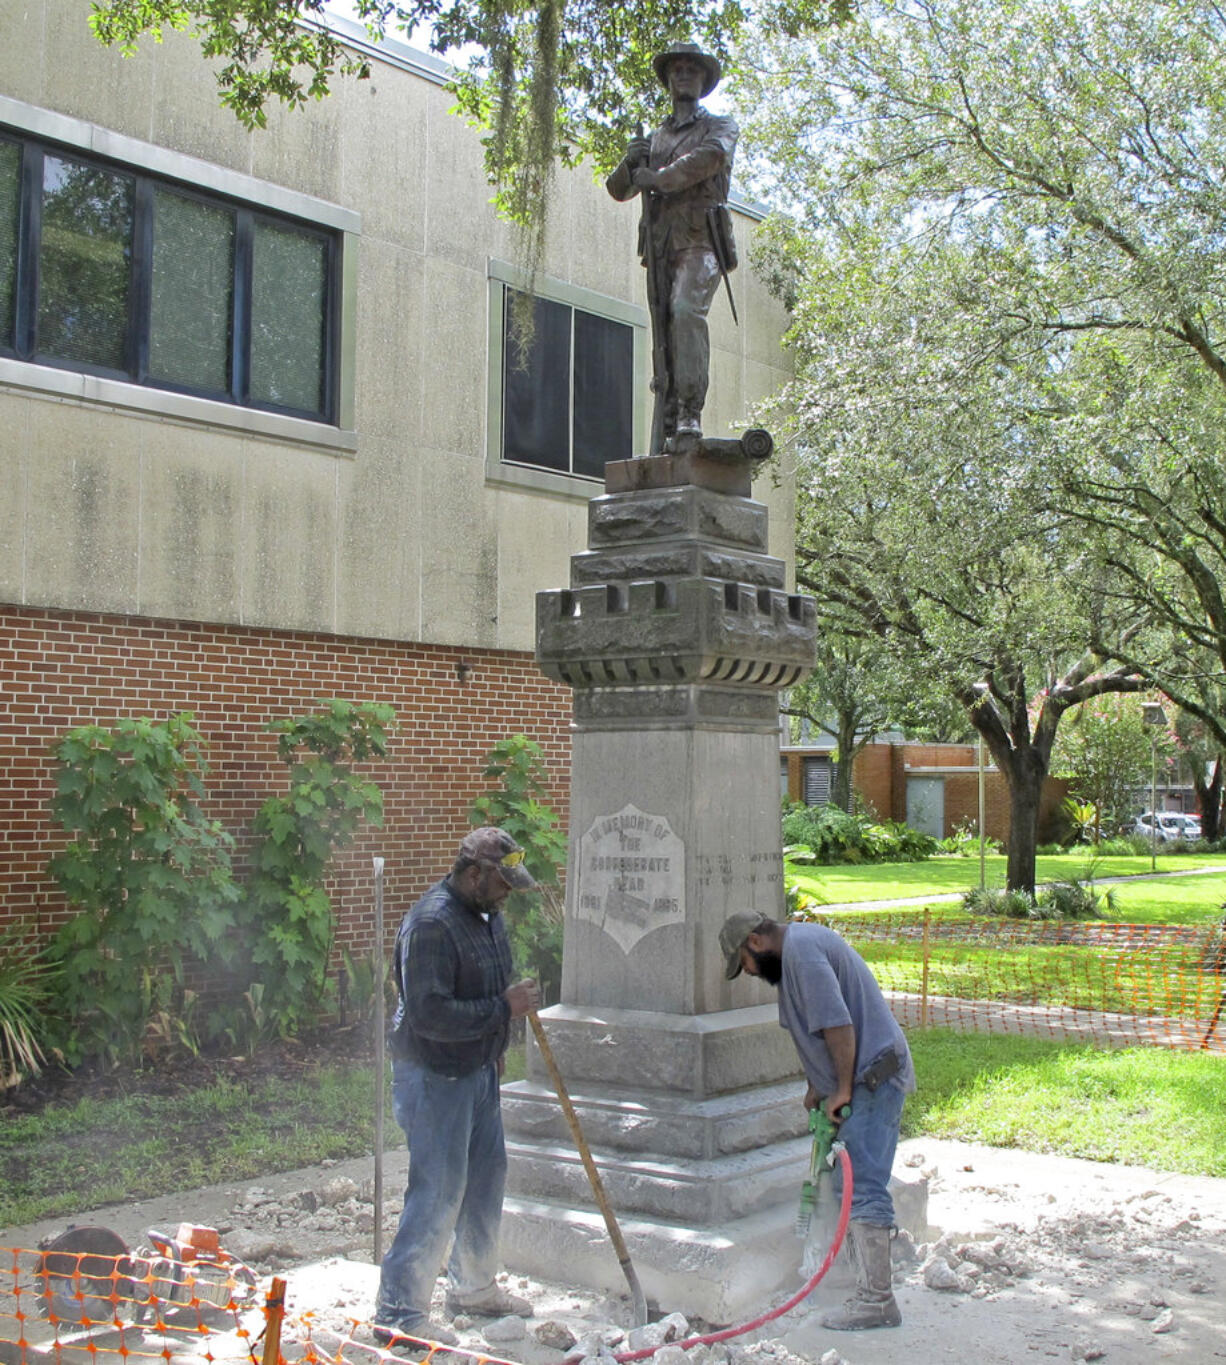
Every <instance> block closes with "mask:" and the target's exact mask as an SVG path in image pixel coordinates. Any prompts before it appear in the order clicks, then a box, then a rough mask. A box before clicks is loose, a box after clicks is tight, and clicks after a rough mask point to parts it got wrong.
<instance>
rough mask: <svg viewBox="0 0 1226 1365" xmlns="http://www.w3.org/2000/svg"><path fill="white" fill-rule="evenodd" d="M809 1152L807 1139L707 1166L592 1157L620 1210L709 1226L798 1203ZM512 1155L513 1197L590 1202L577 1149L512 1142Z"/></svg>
mask: <svg viewBox="0 0 1226 1365" xmlns="http://www.w3.org/2000/svg"><path fill="white" fill-rule="evenodd" d="M811 1150H812V1144H811V1142H810V1141H809V1140H808V1139H807V1138H804V1139H790V1140H788V1141H784V1142H775V1143H771V1144H769V1145H766V1146H763V1147H760V1148H758V1150H757V1151H753V1152H738V1153H735V1154H733V1155H731V1156H722V1157H716V1158H714V1159H712V1160H708V1161H703V1160H696V1161H686V1160H677V1159H673V1160H669V1159H667V1158H664V1157H649V1156H644V1157H639V1158H633V1157H628V1156H625V1155H623V1154H621V1153H616V1152H609V1151H600V1150H596V1149H594V1150H593V1152H592V1157H593V1160H594V1161H595V1163H596V1168H597V1170H598V1171H599V1172H600V1178H601V1180H602V1182H603V1183H604V1187H605V1190H606V1192H607V1193H608V1196H609V1199H610V1201H611V1202H612V1204H613V1207H614V1208H615V1209H618V1210H625V1211H626V1212H627V1213H634V1214H645V1215H647V1216H649V1217H652V1218H659V1219H663V1220H665V1221H673V1220H677V1221H679V1222H683V1223H685V1224H688V1225H690V1226H693V1227H709V1226H711V1225H712V1224H714V1223H722V1222H726V1221H728V1220H729V1219H733V1218H743V1217H745V1216H746V1215H748V1214H750V1213H752V1212H753V1211H754V1210H755V1209H758V1208H763V1207H766V1206H769V1205H772V1204H777V1203H780V1202H784V1201H786V1200H787V1198H788V1195H789V1192H792V1193H793V1194H794V1198H795V1202H796V1204H797V1206H799V1201H800V1191H801V1185H802V1183H803V1181H804V1178H805V1174H806V1172H807V1170H808V1161H809V1155H810V1152H811ZM507 1157H508V1162H509V1169H508V1172H507V1190H508V1191H509V1193H511V1194H514V1195H517V1196H518V1197H520V1198H524V1199H545V1200H549V1201H551V1202H556V1203H560V1204H564V1205H567V1206H568V1207H571V1208H576V1207H582V1206H583V1205H584V1204H590V1203H591V1201H592V1192H591V1187H590V1185H589V1183H588V1176H587V1172H586V1171H585V1170H584V1167H583V1163H582V1160H581V1159H580V1156H579V1153H578V1152H577V1151H576V1150H575V1148H574V1146H573V1145H567V1146H565V1147H563V1146H560V1145H554V1144H547V1143H524V1142H515V1141H509V1142H508V1143H507Z"/></svg>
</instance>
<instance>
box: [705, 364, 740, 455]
mask: <svg viewBox="0 0 1226 1365" xmlns="http://www.w3.org/2000/svg"><path fill="white" fill-rule="evenodd" d="M749 417H750V414H749V405H748V403H746V401H745V387H744V373H743V365H742V361H741V355H740V352H739V351H728V350H723V349H721V348H719V347H714V346H713V347H712V348H711V386H710V388H709V389H708V390H707V405H706V408H705V409H704V410H703V414H702V429H703V431H704V433H705V434H706V435H708V436H740V435H742V434H743V433H744V431H745V429H746V428H747V427H748V426H749V424H750V421H749Z"/></svg>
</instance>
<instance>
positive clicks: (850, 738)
mask: <svg viewBox="0 0 1226 1365" xmlns="http://www.w3.org/2000/svg"><path fill="white" fill-rule="evenodd" d="M836 743H837V744H838V754H839V761H838V763H837V764H836V766H835V771H834V773H833V775H832V778H831V782H830V801H831V804H832V805H835V806H838V808H839V809H840V810H845V811H848V812H850V810H851V773H852V768H853V767H854V765H855V761H856V716H855V715H854V714H853V715H851V716H850V717H849V716H848V715H847V714H846V713H845V712H840V713H839V720H838V736H837V740H836Z"/></svg>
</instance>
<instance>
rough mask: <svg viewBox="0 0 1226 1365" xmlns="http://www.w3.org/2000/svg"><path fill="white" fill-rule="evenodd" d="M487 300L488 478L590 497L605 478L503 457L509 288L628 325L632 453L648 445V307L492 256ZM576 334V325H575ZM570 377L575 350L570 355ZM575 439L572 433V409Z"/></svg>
mask: <svg viewBox="0 0 1226 1365" xmlns="http://www.w3.org/2000/svg"><path fill="white" fill-rule="evenodd" d="M486 274H487V283H488V300H489V345H488V364H487V376H488V402H487V419H486V461H485V467H486V479H487V480H488V481H489V482H490V483H500V484H506V485H509V486H512V487H517V488H524V489H529V490H532V491H535V492H540V493H556V494H561V495H563V496H567V497H572V498H583V499H588V498H590V497H591V496H592V491H593V489H599V488H602V487H603V486H604V481H603V479H601V478H598V477H596V476H594V475H590V474H574V473H570V472H566V473H563V472H562V471H560V470H554V469H546V468H543V467H541V466H539V465H527V464H516V463H512V462H510V461H507V460H504V459H503V458H502V451H503V441H504V434H505V433H504V405H503V367H504V365H505V362H506V346H505V338H506V289H507V287H508V286H509V287H510V288H512V289H518V290H521V291H527V290H529V289H533V290H534V291H535V293H536V294H537V295H539V296H540V297H541V298H544V299H550V300H552V301H553V302H555V303H561V304H565V305H566V306H567V307H569V308H571V309H578V310H579V311H580V312H584V313H590V314H593V315H594V316H596V317H600V318H606V319H608V320H610V321H612V322H620V323H623V324H625V325H627V326H629V327H630V328H631V329H632V331H631V353H632V358H631V365H632V370H633V373H632V375H631V399H630V405H631V423H632V427H631V431H632V442H631V444H632V453H634V452H641V451H643V450H645V449H646V444H647V418H646V415H645V409H644V402H643V398H644V395H645V394H646V392H647V384H646V381H645V378H644V373H645V371H644V366H645V365H646V363H647V359H648V357H649V355H650V342H649V339H648V327H649V319H648V313H647V310H646V309H645V308H643V307H641V306H639V305H638V304H633V303H627V302H626V301H625V300H624V299H616V298H612V297H610V296H609V295H607V294H600V293H597V292H596V291H595V290H592V289H585V288H583V287H582V286H581V285H576V284H570V283H567V282H566V281H564V280H556V279H553V278H551V277H550V276H546V275H538V276H537V277H536V279H535V280H531V279H530V277H529V275H528V272H527V271H525V270H523V269H521V268H520V267H518V266H515V265H511V264H510V263H508V262H506V261H499V260H493V259H491V260H490V261H489V262H488V265H487V271H486ZM572 336H573V325H572ZM571 366H572V374H571V377H572V382H573V366H574V355H573V353H572V355H571ZM571 417H572V439H573V413H572V415H571Z"/></svg>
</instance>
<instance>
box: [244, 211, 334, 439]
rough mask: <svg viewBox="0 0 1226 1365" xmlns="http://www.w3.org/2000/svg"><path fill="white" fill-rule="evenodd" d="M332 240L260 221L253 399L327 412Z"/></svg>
mask: <svg viewBox="0 0 1226 1365" xmlns="http://www.w3.org/2000/svg"><path fill="white" fill-rule="evenodd" d="M327 303H328V244H327V242H326V241H324V240H323V238H321V237H317V236H315V235H313V234H311V233H307V232H299V231H297V230H296V229H294V228H290V227H280V226H278V225H276V224H274V223H266V222H257V223H256V225H255V243H254V246H253V249H252V264H251V401H252V402H253V403H275V404H277V406H279V407H284V408H302V409H305V410H306V411H308V412H322V411H323V408H324V323H325V320H326V317H327Z"/></svg>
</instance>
